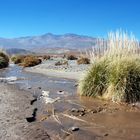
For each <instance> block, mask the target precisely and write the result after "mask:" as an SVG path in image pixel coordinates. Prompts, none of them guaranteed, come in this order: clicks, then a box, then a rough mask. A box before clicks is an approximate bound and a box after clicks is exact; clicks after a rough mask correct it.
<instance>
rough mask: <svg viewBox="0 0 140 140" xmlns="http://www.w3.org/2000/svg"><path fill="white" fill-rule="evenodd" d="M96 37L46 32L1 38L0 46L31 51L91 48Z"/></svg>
mask: <svg viewBox="0 0 140 140" xmlns="http://www.w3.org/2000/svg"><path fill="white" fill-rule="evenodd" d="M96 40H97V39H96V38H93V37H89V36H84V35H77V34H70V33H69V34H64V35H55V34H52V33H46V34H44V35H40V36H27V37H19V38H11V39H7V38H0V48H3V49H11V48H18V49H25V50H30V51H34V52H36V51H43V52H44V51H47V50H48V49H54V48H57V49H59V48H61V49H64V50H65V49H66V50H67V49H85V48H91V47H92V46H93V45H95V43H96Z"/></svg>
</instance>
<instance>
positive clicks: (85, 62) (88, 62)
mask: <svg viewBox="0 0 140 140" xmlns="http://www.w3.org/2000/svg"><path fill="white" fill-rule="evenodd" d="M77 64H78V65H80V64H90V59H88V58H86V57H81V58H79V59H78V60H77Z"/></svg>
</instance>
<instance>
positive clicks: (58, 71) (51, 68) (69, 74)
mask: <svg viewBox="0 0 140 140" xmlns="http://www.w3.org/2000/svg"><path fill="white" fill-rule="evenodd" d="M57 61H58V60H48V61H45V62H43V63H42V64H40V65H37V66H35V67H31V68H26V69H25V71H28V72H34V73H40V74H44V75H47V76H51V77H52V76H53V77H59V78H67V79H73V80H80V79H81V78H82V77H83V76H84V75H85V72H86V70H87V69H88V67H89V65H77V64H76V61H68V63H69V65H68V66H66V65H62V66H55V62H57Z"/></svg>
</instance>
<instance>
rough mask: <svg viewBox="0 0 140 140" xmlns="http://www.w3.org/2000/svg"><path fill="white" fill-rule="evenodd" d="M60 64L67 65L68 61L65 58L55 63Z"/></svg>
mask: <svg viewBox="0 0 140 140" xmlns="http://www.w3.org/2000/svg"><path fill="white" fill-rule="evenodd" d="M61 65H68V61H66V60H63V61H62V60H61V61H58V62H56V63H55V66H61Z"/></svg>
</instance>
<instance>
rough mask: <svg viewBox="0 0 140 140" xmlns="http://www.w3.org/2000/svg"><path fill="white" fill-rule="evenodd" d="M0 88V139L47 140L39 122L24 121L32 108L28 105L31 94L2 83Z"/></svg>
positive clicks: (47, 137)
mask: <svg viewBox="0 0 140 140" xmlns="http://www.w3.org/2000/svg"><path fill="white" fill-rule="evenodd" d="M0 89H1V92H0V139H1V140H43V139H45V140H49V139H50V137H49V135H48V133H47V131H46V129H44V128H43V127H42V125H41V124H40V123H39V122H37V121H36V122H33V123H28V122H27V121H26V117H29V116H31V114H32V112H33V109H34V106H31V105H30V100H31V99H32V96H31V94H28V93H27V92H24V91H21V90H18V89H17V88H15V86H14V85H12V86H9V85H7V84H3V83H0Z"/></svg>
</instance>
